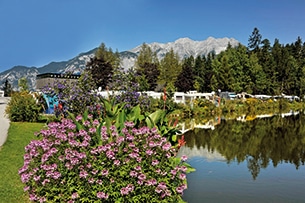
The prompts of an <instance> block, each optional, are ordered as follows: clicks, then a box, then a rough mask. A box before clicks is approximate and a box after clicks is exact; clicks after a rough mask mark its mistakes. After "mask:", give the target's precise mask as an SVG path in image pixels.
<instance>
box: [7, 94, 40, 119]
mask: <svg viewBox="0 0 305 203" xmlns="http://www.w3.org/2000/svg"><path fill="white" fill-rule="evenodd" d="M40 112H41V106H40V105H39V104H38V103H37V101H36V100H35V99H34V96H33V95H31V94H30V93H29V92H27V91H22V92H15V93H13V94H12V96H11V99H10V101H9V103H8V105H7V107H6V109H5V113H6V114H7V115H8V117H9V119H10V121H13V122H25V121H26V122H36V121H38V119H39V117H40Z"/></svg>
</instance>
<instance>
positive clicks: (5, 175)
mask: <svg viewBox="0 0 305 203" xmlns="http://www.w3.org/2000/svg"><path fill="white" fill-rule="evenodd" d="M44 125H45V124H44V123H17V122H11V123H10V128H9V130H8V137H7V140H6V142H5V144H4V145H3V146H2V147H1V149H0V203H22V202H29V201H28V198H27V196H26V193H24V192H23V187H24V184H23V183H22V182H21V180H20V176H19V175H18V170H19V168H21V167H22V166H23V155H24V152H25V151H24V147H25V146H26V145H27V144H28V143H29V142H30V141H31V140H34V139H37V137H36V136H35V135H34V132H38V131H40V129H42V128H43V126H44Z"/></svg>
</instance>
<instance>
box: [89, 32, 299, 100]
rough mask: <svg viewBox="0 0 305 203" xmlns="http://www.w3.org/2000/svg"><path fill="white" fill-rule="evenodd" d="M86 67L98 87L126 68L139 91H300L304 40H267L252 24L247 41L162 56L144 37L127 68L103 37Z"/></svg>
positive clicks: (103, 85) (112, 79) (118, 75)
mask: <svg viewBox="0 0 305 203" xmlns="http://www.w3.org/2000/svg"><path fill="white" fill-rule="evenodd" d="M86 70H87V71H89V72H91V73H92V75H93V77H94V80H95V82H96V85H97V86H99V87H101V88H102V89H106V88H107V87H110V86H111V84H113V82H114V81H115V80H116V79H118V78H121V75H120V74H122V72H125V73H129V74H132V77H126V78H129V79H130V78H131V79H132V80H133V82H134V83H136V84H137V85H138V89H139V91H163V89H164V88H166V89H167V90H168V91H172V92H174V91H181V92H187V91H190V90H197V91H198V92H211V91H218V90H221V91H234V92H247V93H249V94H268V95H278V94H282V93H283V94H287V95H298V96H303V95H305V43H303V42H302V39H301V38H300V37H298V38H297V40H296V41H295V42H294V43H291V44H286V45H283V44H280V41H279V40H278V39H275V41H274V43H273V45H271V43H270V41H269V40H268V39H263V38H262V35H261V34H260V32H259V29H258V28H254V30H253V32H252V34H251V35H250V36H249V39H248V46H244V45H242V44H239V45H238V46H236V47H233V46H231V45H230V44H228V45H227V49H226V50H225V51H222V52H221V53H220V54H218V55H216V54H215V53H214V52H211V53H209V54H208V55H202V56H196V57H194V56H190V57H188V58H184V59H180V58H179V56H178V54H177V53H175V52H174V51H173V49H171V50H170V51H169V52H167V53H166V54H165V56H164V57H163V58H162V59H161V60H159V59H158V58H157V53H156V52H153V51H152V50H151V48H150V47H149V46H148V45H147V44H145V43H144V44H143V45H142V46H141V50H140V53H139V55H138V58H137V60H136V62H135V65H134V67H133V68H131V70H128V71H126V70H122V68H121V67H120V57H119V53H118V52H117V51H116V52H113V51H112V49H111V48H107V47H106V46H105V44H104V43H102V44H101V46H100V47H99V48H98V50H97V52H96V55H95V57H94V58H92V59H91V60H90V62H89V63H88V64H87V68H86ZM115 78H116V79H115ZM112 86H113V85H112Z"/></svg>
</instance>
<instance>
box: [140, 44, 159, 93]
mask: <svg viewBox="0 0 305 203" xmlns="http://www.w3.org/2000/svg"><path fill="white" fill-rule="evenodd" d="M135 69H136V74H137V76H138V77H137V80H138V83H139V85H140V87H139V88H140V90H141V91H147V90H155V88H156V87H157V79H158V76H159V74H160V70H159V61H158V58H157V54H156V52H153V51H152V50H151V48H150V47H149V46H148V45H146V44H145V43H144V44H143V45H142V47H141V50H140V53H139V56H138V58H137V60H136V63H135Z"/></svg>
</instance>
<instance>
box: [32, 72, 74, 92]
mask: <svg viewBox="0 0 305 203" xmlns="http://www.w3.org/2000/svg"><path fill="white" fill-rule="evenodd" d="M79 77H80V75H75V74H61V73H43V74H38V75H37V76H36V90H37V91H40V90H42V89H43V88H44V87H46V86H52V85H53V84H54V82H64V81H65V82H67V84H71V83H72V82H76V81H77V79H78V78H79Z"/></svg>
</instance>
